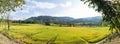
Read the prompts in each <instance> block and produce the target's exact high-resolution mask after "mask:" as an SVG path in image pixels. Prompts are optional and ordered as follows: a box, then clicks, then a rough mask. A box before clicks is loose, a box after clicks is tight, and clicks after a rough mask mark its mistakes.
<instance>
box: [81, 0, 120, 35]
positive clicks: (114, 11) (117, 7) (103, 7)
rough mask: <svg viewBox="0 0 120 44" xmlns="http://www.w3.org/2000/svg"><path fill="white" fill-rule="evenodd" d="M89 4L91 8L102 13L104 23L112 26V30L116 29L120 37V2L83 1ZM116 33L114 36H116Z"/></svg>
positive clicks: (109, 0)
mask: <svg viewBox="0 0 120 44" xmlns="http://www.w3.org/2000/svg"><path fill="white" fill-rule="evenodd" d="M81 1H83V2H84V3H88V4H89V5H88V6H89V7H92V8H94V9H95V10H96V11H98V12H100V13H102V16H103V22H107V23H109V25H110V29H109V30H112V31H113V29H115V30H116V31H115V33H116V34H117V36H119V35H120V0H81ZM115 33H114V34H115Z"/></svg>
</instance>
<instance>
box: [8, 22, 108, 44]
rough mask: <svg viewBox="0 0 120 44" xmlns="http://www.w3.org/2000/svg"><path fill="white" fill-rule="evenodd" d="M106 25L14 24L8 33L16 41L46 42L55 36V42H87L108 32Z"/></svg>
mask: <svg viewBox="0 0 120 44" xmlns="http://www.w3.org/2000/svg"><path fill="white" fill-rule="evenodd" d="M106 29H108V28H107V27H102V28H101V27H57V26H44V25H40V24H21V25H19V24H14V25H13V26H12V27H11V30H10V31H8V32H7V33H8V35H9V36H10V37H11V38H13V39H14V40H16V41H19V42H25V43H28V44H46V43H47V42H48V41H49V40H51V39H53V38H55V37H56V36H57V38H56V40H55V43H56V44H77V43H78V44H87V42H96V41H100V40H101V39H103V38H104V37H105V36H106V35H108V34H109V31H108V30H106Z"/></svg>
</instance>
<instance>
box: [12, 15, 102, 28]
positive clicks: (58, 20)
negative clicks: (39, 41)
mask: <svg viewBox="0 0 120 44" xmlns="http://www.w3.org/2000/svg"><path fill="white" fill-rule="evenodd" d="M101 20H102V17H101V16H96V17H90V18H89V17H88V18H78V19H74V18H71V17H52V16H38V17H31V18H28V19H26V20H23V21H21V23H29V24H34V23H36V24H45V25H53V24H54V25H59V26H80V25H81V26H100V22H101ZM13 22H14V23H19V21H13Z"/></svg>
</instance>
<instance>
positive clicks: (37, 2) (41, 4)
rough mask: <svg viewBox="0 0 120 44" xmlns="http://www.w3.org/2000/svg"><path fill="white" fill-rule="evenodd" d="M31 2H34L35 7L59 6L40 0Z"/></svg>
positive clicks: (50, 7)
mask: <svg viewBox="0 0 120 44" xmlns="http://www.w3.org/2000/svg"><path fill="white" fill-rule="evenodd" d="M30 3H32V4H34V7H35V8H42V9H52V8H55V7H57V5H56V4H54V3H49V2H39V1H35V0H34V1H33V0H32V1H31V2H30Z"/></svg>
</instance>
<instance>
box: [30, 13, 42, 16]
mask: <svg viewBox="0 0 120 44" xmlns="http://www.w3.org/2000/svg"><path fill="white" fill-rule="evenodd" d="M40 15H43V14H42V13H40V12H35V13H34V14H33V15H31V16H30V17H36V16H40Z"/></svg>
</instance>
